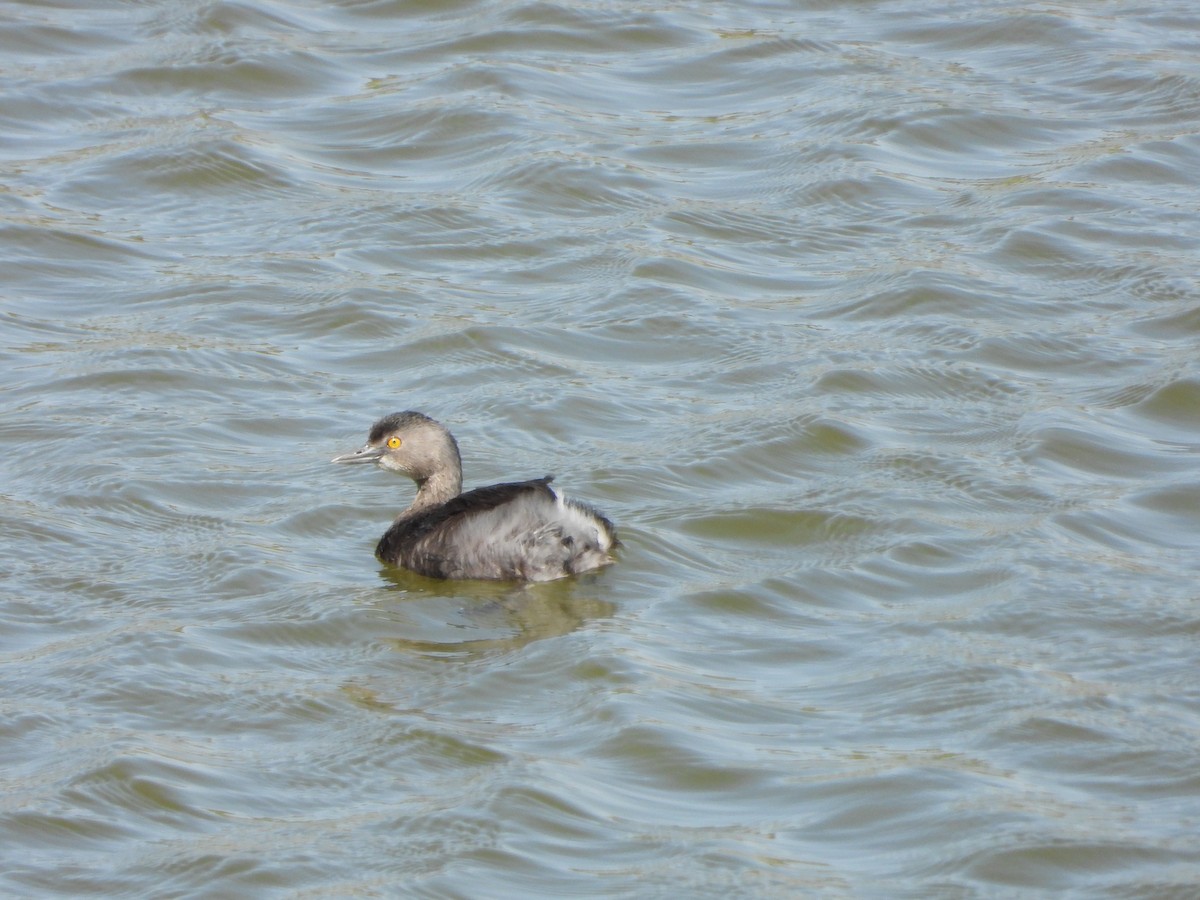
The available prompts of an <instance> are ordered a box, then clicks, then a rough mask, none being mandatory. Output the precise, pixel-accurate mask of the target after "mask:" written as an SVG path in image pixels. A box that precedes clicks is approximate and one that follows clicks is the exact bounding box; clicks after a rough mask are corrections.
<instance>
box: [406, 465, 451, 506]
mask: <svg viewBox="0 0 1200 900" xmlns="http://www.w3.org/2000/svg"><path fill="white" fill-rule="evenodd" d="M461 493H462V472H461V471H458V470H454V469H445V470H443V471H441V472H437V473H435V474H433V475H430V476H429V477H428V478H426V479H425V480H424V481H419V482H417V496H416V498H415V499H414V500H413V502H412V506H410V507H409V508H408V509H407V510H405V513H404V514H405V515H408V514H409V513H414V512H424V511H425V510H427V509H432V508H433V507H435V506H441V505H442V504H443V503H445V502H446V501H447V500H453V499H454V498H455V497H457V496H458V495H459V494H461Z"/></svg>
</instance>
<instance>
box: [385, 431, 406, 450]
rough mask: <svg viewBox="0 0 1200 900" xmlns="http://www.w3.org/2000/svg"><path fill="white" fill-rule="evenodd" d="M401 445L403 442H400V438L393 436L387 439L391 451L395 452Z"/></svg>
mask: <svg viewBox="0 0 1200 900" xmlns="http://www.w3.org/2000/svg"><path fill="white" fill-rule="evenodd" d="M401 443H403V442H402V441H401V440H400V438H398V437H396V436H395V435H394V434H393V435H392V436H391V437H390V438H388V446H389V447H391V448H392V449H393V450H395V449H396V448H397V447H399V446H400V444H401Z"/></svg>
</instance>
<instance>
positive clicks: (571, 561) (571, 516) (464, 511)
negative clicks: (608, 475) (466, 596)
mask: <svg viewBox="0 0 1200 900" xmlns="http://www.w3.org/2000/svg"><path fill="white" fill-rule="evenodd" d="M550 481H551V479H550V477H546V478H538V479H535V480H532V481H519V482H512V483H508V484H494V485H491V486H489V487H483V488H476V489H475V490H473V491H468V492H467V493H465V494H459V495H458V496H457V497H454V498H453V499H451V500H449V501H447V502H446V503H443V504H442V505H441V506H438V507H435V508H433V509H429V510H419V511H416V512H413V513H409V514H406V515H404V516H401V517H400V518H399V519H397V520H396V522H395V523H393V524H392V527H391V528H389V529H388V531H387V533H386V534H384V536H383V538H382V539H381V540H380V541H379V545H378V547H377V548H376V550H375V554H376V556H378V557H379V558H380V559H381V560H383V561H384V562H387V563H391V564H393V565H400V566H404V567H405V568H406V569H411V570H413V571H414V572H419V573H420V574H422V575H428V576H430V577H433V578H490V579H522V580H525V581H551V580H553V579H555V578H561V577H563V576H564V575H574V574H578V573H580V572H586V571H588V570H590V569H595V568H599V567H600V566H604V565H607V564H608V563H610V562H612V556H611V555H610V551H612V550H613V549H614V548H615V547H616V546H617V538H616V533H615V531H614V529H613V526H612V523H611V522H609V521H608V519H606V518H604V516H602V515H600V514H599V513H597V512H596V511H595V510H593V509H591V508H590V507H588V506H586V505H584V504H582V503H579V502H577V501H574V500H569V499H566V498H564V497H562V496H560V495H559V494H558V493H557V492H556V491H555V490H554V489H553V488H551V487H550Z"/></svg>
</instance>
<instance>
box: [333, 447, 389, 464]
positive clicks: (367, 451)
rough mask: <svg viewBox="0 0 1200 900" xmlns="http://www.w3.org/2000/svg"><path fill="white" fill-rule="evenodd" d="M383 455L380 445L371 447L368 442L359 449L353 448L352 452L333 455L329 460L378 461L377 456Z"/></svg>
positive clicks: (350, 461)
mask: <svg viewBox="0 0 1200 900" xmlns="http://www.w3.org/2000/svg"><path fill="white" fill-rule="evenodd" d="M381 456H383V448H382V447H372V446H371V445H370V444H368V445H367V446H366V447H363V448H362V449H361V450H355V451H354V452H352V453H343V454H342V455H341V456H335V457H334V458H333V459H331V460H330V462H335V463H370V462H379V458H380V457H381Z"/></svg>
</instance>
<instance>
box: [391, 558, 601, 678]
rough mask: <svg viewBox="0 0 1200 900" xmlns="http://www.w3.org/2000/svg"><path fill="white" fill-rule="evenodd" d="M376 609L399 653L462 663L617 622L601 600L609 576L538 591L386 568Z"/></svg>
mask: <svg viewBox="0 0 1200 900" xmlns="http://www.w3.org/2000/svg"><path fill="white" fill-rule="evenodd" d="M380 577H381V578H382V579H383V581H384V582H385V583H386V585H387V589H386V591H384V593H383V594H382V595H380V597H379V599H377V600H376V601H375V602H374V604H373V606H374V612H375V615H376V618H377V621H378V622H379V624H380V625H381V634H380V639H381V640H383V641H384V642H385V643H387V644H389V645H390V646H392V647H394V648H395V649H397V650H400V651H404V652H408V653H417V654H421V655H426V656H432V657H446V658H454V659H459V658H461V657H463V656H473V655H478V654H484V653H495V652H505V651H511V650H517V649H519V648H521V647H524V646H525V645H527V644H530V643H532V642H534V641H540V640H544V639H545V638H551V637H560V636H562V635H565V634H570V633H571V632H573V631H575V630H576V629H578V628H580V627H582V626H583V625H584V624H586V623H588V622H590V621H594V620H597V619H603V618H607V617H609V616H611V615H612V614H613V612H614V610H615V605H614V604H613V603H611V602H610V601H608V600H604V599H601V596H600V595H601V591H599V590H598V582H599V580H600V579H602V578H603V577H604V573H596V574H594V575H586V576H581V577H578V578H571V579H567V578H564V579H561V580H559V581H551V582H543V583H540V584H510V583H505V582H489V581H444V580H439V579H435V578H426V577H425V576H423V575H418V574H416V573H415V572H409V571H408V570H407V569H399V568H391V567H388V568H384V569H381V570H380Z"/></svg>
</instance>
